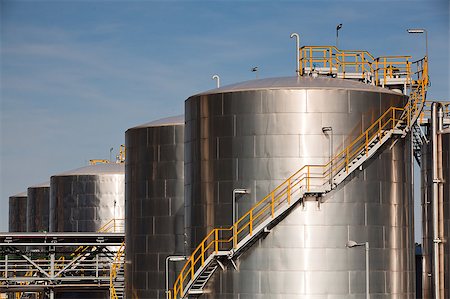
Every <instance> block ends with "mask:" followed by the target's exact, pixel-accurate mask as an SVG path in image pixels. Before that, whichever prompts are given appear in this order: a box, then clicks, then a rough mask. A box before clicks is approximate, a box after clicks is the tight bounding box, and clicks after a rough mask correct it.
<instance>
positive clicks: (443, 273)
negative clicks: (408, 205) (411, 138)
mask: <svg viewBox="0 0 450 299" xmlns="http://www.w3.org/2000/svg"><path fill="white" fill-rule="evenodd" d="M428 131H429V132H431V129H429V130H428ZM444 132H445V133H444V134H440V141H437V142H439V143H440V145H441V146H442V147H441V149H442V151H441V150H439V149H438V158H437V160H436V163H437V165H438V173H439V177H441V178H442V182H441V183H442V185H441V189H440V191H439V193H440V194H442V197H441V198H440V199H438V200H439V206H440V207H439V209H440V214H441V215H440V216H439V218H440V219H442V221H439V222H438V225H439V236H441V238H442V239H443V242H442V243H441V244H442V246H443V250H442V251H441V252H440V254H441V257H440V258H441V265H440V266H439V268H440V278H441V285H440V288H439V289H440V290H441V298H449V296H450V249H449V244H448V240H449V239H450V212H449V211H450V184H449V183H448V182H449V181H450V131H449V129H447V130H445V131H444ZM428 137H429V140H430V143H429V144H426V145H424V146H423V147H422V165H421V174H422V184H421V194H422V221H423V224H422V227H423V244H422V247H423V269H422V271H423V272H422V289H423V293H422V294H423V298H435V291H434V281H433V265H434V263H433V262H434V260H433V255H434V241H433V240H434V236H433V200H434V198H433V161H432V147H433V138H432V136H431V134H429V136H428Z"/></svg>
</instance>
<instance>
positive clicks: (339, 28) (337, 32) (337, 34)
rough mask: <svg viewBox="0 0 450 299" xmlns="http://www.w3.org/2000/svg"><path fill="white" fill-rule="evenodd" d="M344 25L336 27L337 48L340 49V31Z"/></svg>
mask: <svg viewBox="0 0 450 299" xmlns="http://www.w3.org/2000/svg"><path fill="white" fill-rule="evenodd" d="M341 28H342V24H339V25H337V26H336V48H338V49H339V30H341Z"/></svg>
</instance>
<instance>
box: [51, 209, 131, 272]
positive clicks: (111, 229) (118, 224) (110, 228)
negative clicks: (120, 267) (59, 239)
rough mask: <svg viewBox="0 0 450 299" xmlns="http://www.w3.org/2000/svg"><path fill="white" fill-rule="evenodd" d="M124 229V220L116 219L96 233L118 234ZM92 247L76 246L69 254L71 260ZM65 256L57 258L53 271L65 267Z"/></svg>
mask: <svg viewBox="0 0 450 299" xmlns="http://www.w3.org/2000/svg"><path fill="white" fill-rule="evenodd" d="M124 228H125V219H120V218H119V219H116V218H113V219H111V220H109V221H108V222H106V223H105V224H104V225H102V226H101V227H100V228H99V229H98V230H97V232H99V233H118V232H124ZM92 248H93V246H78V247H77V249H75V250H74V251H73V252H72V253H71V254H70V257H71V259H74V258H76V257H78V256H80V255H82V254H84V253H85V252H86V251H87V250H89V249H92ZM65 259H66V258H65V256H64V255H62V256H60V257H59V258H58V261H57V262H56V263H55V269H62V268H63V267H64V265H65Z"/></svg>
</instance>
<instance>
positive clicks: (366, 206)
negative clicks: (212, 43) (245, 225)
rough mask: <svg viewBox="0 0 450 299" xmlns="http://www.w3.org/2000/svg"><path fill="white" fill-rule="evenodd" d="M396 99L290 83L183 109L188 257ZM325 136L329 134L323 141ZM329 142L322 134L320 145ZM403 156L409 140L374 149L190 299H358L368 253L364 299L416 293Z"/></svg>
mask: <svg viewBox="0 0 450 299" xmlns="http://www.w3.org/2000/svg"><path fill="white" fill-rule="evenodd" d="M406 101H407V98H406V97H405V96H403V95H402V94H400V93H397V92H393V91H390V90H387V89H383V88H379V87H375V86H370V85H367V84H364V83H359V82H355V81H350V80H341V79H334V78H322V77H319V78H312V77H301V78H297V77H289V78H273V79H262V80H255V81H248V82H243V83H239V84H235V85H231V86H226V87H222V88H219V89H214V90H211V91H207V92H204V93H201V94H198V95H194V96H192V97H190V98H189V99H187V101H186V128H185V160H186V161H185V202H186V212H185V213H186V223H187V228H186V233H187V234H188V235H189V236H190V237H189V238H188V240H190V244H189V246H190V248H191V250H192V249H193V248H195V247H196V246H197V244H199V243H200V242H201V240H202V239H203V238H204V236H205V234H206V233H207V232H208V231H209V230H211V229H212V228H214V227H221V226H223V227H229V226H230V225H231V224H232V192H233V189H235V188H246V189H250V192H251V194H249V195H243V196H241V197H240V198H238V199H237V210H238V215H242V214H244V213H245V212H246V211H248V210H249V208H250V207H251V206H252V205H253V204H255V203H256V202H257V201H259V200H260V199H262V198H263V197H264V196H265V195H267V194H268V193H269V192H270V191H271V190H272V189H273V188H274V187H276V186H277V185H278V184H279V183H281V182H282V181H284V180H285V179H287V178H288V177H289V176H290V175H291V174H292V173H294V172H295V171H296V170H298V169H299V168H300V167H301V166H303V165H305V164H324V163H325V162H328V159H329V157H330V152H329V145H330V144H329V143H330V142H331V140H333V144H332V148H333V149H334V152H335V153H336V152H337V151H338V150H339V149H342V148H343V147H344V146H345V145H347V144H348V143H349V142H351V141H352V140H353V138H355V137H357V136H358V135H359V134H360V133H361V132H362V131H363V130H364V129H365V128H367V127H368V126H369V125H370V124H372V122H373V121H374V120H376V119H377V118H378V117H379V116H380V115H381V114H382V113H383V112H384V111H385V110H387V109H388V108H389V107H390V106H398V107H403V106H404V104H405V103H406ZM324 127H332V135H333V138H332V139H331V138H329V135H325V134H324V133H323V131H322V128H324ZM328 134H329V133H328ZM410 184H411V151H410V141H409V139H408V138H404V139H402V138H395V139H393V140H390V141H388V142H387V144H385V145H384V146H383V147H382V149H381V150H380V151H379V153H377V154H376V155H375V156H374V157H372V158H371V159H370V160H368V161H366V162H365V163H364V164H363V167H362V170H361V171H359V170H358V171H356V172H355V173H354V174H352V175H351V176H350V177H349V178H347V179H346V181H345V182H343V183H342V184H341V185H339V186H338V188H337V189H335V190H334V191H333V192H331V193H329V194H327V195H325V196H324V197H322V198H321V200H320V201H319V202H318V201H315V200H311V201H305V202H304V205H298V206H296V207H295V208H294V209H293V210H292V212H291V213H290V214H289V215H288V216H287V217H286V218H285V219H284V220H282V221H281V222H280V223H279V224H278V225H276V226H275V227H274V228H273V229H272V232H271V233H269V234H268V235H267V237H266V238H264V239H261V240H259V241H258V242H257V243H256V244H255V245H253V246H252V247H251V248H250V249H249V250H248V251H247V252H245V253H244V254H243V255H242V256H241V257H240V258H239V260H238V268H239V270H238V271H236V270H233V268H232V267H230V269H228V270H227V271H224V272H223V271H218V272H216V273H215V275H214V276H213V278H212V280H211V281H210V282H209V283H208V285H207V292H208V294H205V295H202V297H201V298H215V299H220V298H238V297H239V298H363V297H364V294H365V262H364V256H365V253H364V249H362V248H361V247H359V248H351V249H350V248H346V246H345V245H346V243H347V240H355V241H357V242H365V241H368V242H369V244H370V248H371V249H370V269H371V273H370V292H371V294H372V296H373V298H375V297H376V298H393V297H395V298H413V296H414V292H415V290H414V289H415V285H414V281H415V273H414V262H415V259H414V234H413V203H412V199H411V188H410V186H411V185H410Z"/></svg>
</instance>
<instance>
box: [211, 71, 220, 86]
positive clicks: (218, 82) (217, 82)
mask: <svg viewBox="0 0 450 299" xmlns="http://www.w3.org/2000/svg"><path fill="white" fill-rule="evenodd" d="M212 79H213V80H216V85H217V88H219V87H220V77H219V75H217V74H216V75H213V76H212Z"/></svg>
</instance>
